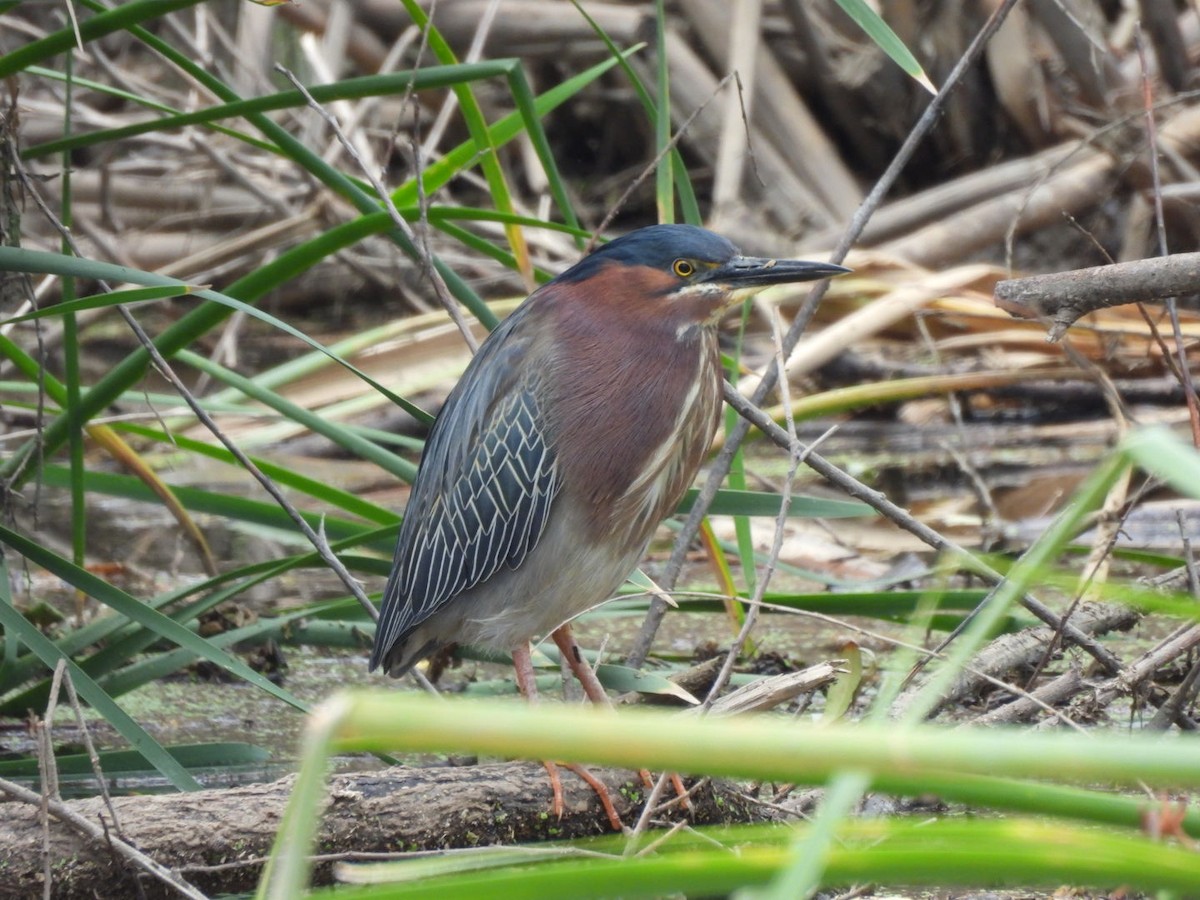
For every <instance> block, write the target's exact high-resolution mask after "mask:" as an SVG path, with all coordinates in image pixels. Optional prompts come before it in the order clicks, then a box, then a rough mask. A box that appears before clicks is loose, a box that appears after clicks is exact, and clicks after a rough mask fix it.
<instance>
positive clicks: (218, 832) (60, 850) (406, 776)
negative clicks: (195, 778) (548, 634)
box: [0, 762, 762, 900]
mask: <svg viewBox="0 0 1200 900" xmlns="http://www.w3.org/2000/svg"><path fill="white" fill-rule="evenodd" d="M592 773H593V774H594V775H595V776H596V777H597V778H599V779H600V780H601V781H603V782H604V783H605V785H607V786H608V789H609V792H610V794H611V795H612V798H613V803H614V805H615V806H616V809H617V812H618V813H619V814H620V815H621V817H622V819H623V820H624V821H625V822H626V823H627V824H630V825H631V824H632V823H633V822H634V821H635V819H636V817H637V815H638V813H639V812H640V809H641V799H642V797H643V795H644V794H645V793H646V792H645V790H644V789H643V787H642V785H641V782H640V780H639V779H638V777H637V775H636V774H635V773H632V772H628V771H624V770H620V769H601V768H596V769H592ZM561 775H562V783H563V802H564V812H563V816H562V818H561V819H556V818H555V817H554V816H553V815H552V814H551V812H550V800H551V797H550V785H549V780H548V779H547V777H546V770H545V769H544V768H543V767H542V766H541V765H540V764H538V763H528V762H512V763H496V764H487V765H477V766H464V767H441V768H413V767H406V766H397V767H394V768H391V769H386V770H383V771H378V772H367V773H362V772H356V773H352V774H345V775H335V776H334V777H333V778H331V779H330V784H329V794H328V797H329V799H328V802H327V804H326V808H325V811H324V814H323V816H322V819H321V832H320V839H319V842H318V847H319V850H320V853H321V858H320V862H319V864H318V865H317V867H316V869H315V871H314V873H313V883H314V884H328V883H329V882H330V879H331V870H332V866H333V863H334V862H336V861H339V860H345V859H354V858H355V855H357V854H369V853H399V852H405V851H414V850H438V849H446V848H453V847H477V846H486V845H490V844H515V843H523V842H534V841H545V840H560V839H569V838H575V837H583V836H586V835H592V834H605V833H609V832H608V824H607V820H606V819H605V816H604V813H603V811H602V810H601V808H600V803H599V801H598V800H597V798H596V795H595V793H594V792H593V791H592V790H591V788H589V787H588V786H587V785H585V784H584V783H583V782H582V781H581V780H580V779H578V778H577V777H575V776H574V775H572V774H571V773H570V772H569V771H566V770H563V771H562V773H561ZM292 782H293V778H292V777H288V778H284V779H281V780H279V781H276V782H272V783H270V784H259V785H247V786H243V787H235V788H229V789H224V790H206V791H194V792H191V793H182V794H159V795H151V796H138V797H115V798H113V801H112V802H113V807H114V810H115V812H116V815H117V818H118V820H119V822H120V830H119V832H118V831H117V829H115V828H114V827H113V822H112V817H111V815H110V814H109V812H108V810H107V809H106V807H105V806H104V803H103V801H102V800H101V799H99V798H89V799H85V800H70V801H65V803H63V805H64V806H66V807H67V808H69V809H70V810H71V811H72V812H74V813H76V814H78V815H80V816H82V817H84V818H85V819H88V820H90V821H92V822H100V823H102V824H103V827H104V828H105V829H106V830H107V831H108V832H109V833H112V834H114V835H117V834H119V836H120V837H121V838H123V839H124V840H125V841H127V842H129V843H130V844H133V845H134V846H135V847H137V848H139V849H140V850H141V851H142V852H143V853H144V854H146V855H147V856H149V857H151V858H153V859H154V860H156V861H157V862H158V863H160V864H162V865H164V866H166V867H168V868H170V869H172V870H174V872H176V873H177V874H178V875H180V876H182V877H183V878H184V879H186V880H187V881H188V882H189V883H191V884H192V885H194V886H196V887H197V888H199V889H200V890H202V891H205V892H208V893H210V894H215V893H240V892H246V891H249V890H252V889H253V887H254V885H255V883H256V882H257V880H258V876H259V873H260V871H261V869H262V865H263V863H264V862H265V857H266V855H267V854H268V853H269V852H270V848H271V842H272V841H273V840H274V837H275V831H276V829H277V827H278V825H279V820H280V817H281V816H282V814H283V810H284V807H285V805H286V804H287V800H288V797H289V796H290V794H291V788H292ZM0 796H2V795H0ZM690 803H691V810H690V811H689V812H688V813H687V816H688V818H689V820H690V821H692V822H694V823H700V824H704V823H718V822H725V823H732V822H746V821H755V820H760V819H761V818H762V815H761V813H760V811H759V809H758V808H757V807H755V806H754V805H753V804H751V803H750V802H749V801H747V800H746V798H745V797H744V796H743V795H742V794H741V793H739V792H738V791H737V790H736V789H735V788H734V787H733V786H732V785H730V784H728V783H721V782H715V783H710V784H706V785H705V786H703V787H701V788H700V789H698V790H697V791H696V792H695V793H694V794H693V795H692V797H691V798H690ZM0 809H2V811H0V897H40V896H42V893H43V880H44V876H43V862H44V857H43V829H42V826H41V824H40V822H39V816H38V810H37V809H36V808H34V807H31V806H27V805H24V804H18V803H12V802H9V803H4V804H2V807H0ZM671 815H673V816H675V817H679V816H680V815H681V814H680V813H678V812H672V813H671ZM49 856H50V860H51V867H50V869H51V880H52V882H53V885H52V891H51V895H52V896H54V897H55V898H58V900H73V898H94V897H136V896H145V897H148V898H167V897H175V896H178V895H177V894H175V893H174V892H173V891H172V890H171V889H169V888H167V887H166V886H164V885H163V883H162V882H161V881H159V880H158V879H156V878H154V877H152V876H150V875H149V874H148V873H146V872H145V871H142V870H140V869H137V868H135V867H133V866H131V865H130V864H129V863H127V862H126V861H125V859H124V858H123V857H121V856H118V855H117V854H116V853H115V852H114V851H113V850H112V849H111V848H109V847H108V846H106V845H105V844H104V843H103V842H99V841H94V840H88V839H85V838H83V837H81V836H80V835H79V833H78V832H77V831H76V830H75V829H74V828H70V827H68V826H66V825H64V824H63V823H62V822H61V821H59V820H57V819H55V818H54V817H53V814H52V815H51V818H50V826H49ZM139 890H140V891H144V893H143V894H140V893H139Z"/></svg>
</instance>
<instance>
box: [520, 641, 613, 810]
mask: <svg viewBox="0 0 1200 900" xmlns="http://www.w3.org/2000/svg"><path fill="white" fill-rule="evenodd" d="M576 649H578V648H576ZM512 658H513V669H514V670H516V673H517V687H518V688H520V690H521V693H522V694H524V695H525V699H526V700H527V701H528V702H529V703H530V704H532V705H536V704H537V702H538V689H537V680H536V677H535V676H534V673H533V660H532V659H530V656H529V645H528V644H524V645H522V646H521V647H519V648H517V649H516V650H513V654H512ZM585 666H586V664H585ZM588 671H589V672H590V671H591V670H590V669H589V670H588ZM592 679H593V680H595V679H596V676H595V674H593V675H592ZM596 684H597V686H599V684H600V682H599V681H596ZM585 690H586V687H585ZM603 690H604V689H603V688H601V691H602V692H603ZM542 765H544V766H545V767H546V773H547V774H548V775H549V776H550V790H551V792H552V793H553V797H554V799H553V800H552V801H551V806H550V808H551V810H552V811H553V813H554V815H555V818H559V819H561V818H562V814H563V792H562V780H561V779H560V778H559V777H558V764H557V763H554V762H552V761H551V760H548V759H544V760H542ZM562 766H563V768H564V769H569V770H570V771H572V772H574V773H575V774H576V775H578V776H579V777H580V778H582V779H583V780H584V781H585V782H586V783H587V784H588V786H589V787H590V788H591V789H592V790H593V791H595V792H596V796H597V797H599V798H600V805H601V806H603V807H604V814H605V815H606V816H608V822H609V824H610V825H612V829H613V831H620V830H621V817H620V816H619V815H617V809H616V807H615V806H613V802H612V796H611V795H610V794H609V792H608V788H607V787H606V786H605V784H604V782H602V781H600V779H598V778H597V777H596V776H595V775H593V774H592V773H591V772H589V771H588V770H587V769H585V768H584V767H583V766H581V765H578V764H576V763H562Z"/></svg>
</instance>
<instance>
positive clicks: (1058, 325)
mask: <svg viewBox="0 0 1200 900" xmlns="http://www.w3.org/2000/svg"><path fill="white" fill-rule="evenodd" d="M1197 288H1200V253H1175V254H1172V255H1171V256H1161V257H1157V258H1155V259H1139V260H1136V261H1134V262H1127V263H1115V264H1113V265H1111V266H1094V267H1093V268H1090V269H1075V270H1074V271H1071V272H1055V273H1053V274H1050V275H1032V276H1030V277H1028V278H1013V279H1010V280H1008V281H1000V282H997V283H996V289H995V292H994V294H993V296H994V299H995V302H996V306H997V307H999V308H1000V309H1002V310H1004V311H1005V312H1007V313H1009V314H1011V315H1013V316H1016V317H1018V318H1022V319H1036V318H1047V319H1050V320H1051V321H1052V322H1053V327H1052V328H1051V329H1050V333H1049V334H1048V335H1047V340H1049V341H1057V340H1059V339H1061V338H1062V336H1063V334H1064V333H1066V330H1067V329H1068V328H1070V327H1071V325H1073V324H1074V323H1075V322H1076V321H1077V320H1078V319H1080V318H1081V317H1082V316H1085V315H1087V314H1088V313H1092V312H1096V311H1097V310H1100V309H1108V308H1109V307H1112V306H1122V305H1124V304H1126V303H1146V302H1154V301H1161V300H1165V299H1167V298H1168V297H1175V296H1178V295H1180V294H1191V293H1195V292H1196V290H1197Z"/></svg>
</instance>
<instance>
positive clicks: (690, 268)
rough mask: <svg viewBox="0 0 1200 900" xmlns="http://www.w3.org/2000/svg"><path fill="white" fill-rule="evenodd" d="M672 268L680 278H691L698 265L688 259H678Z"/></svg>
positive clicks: (672, 264)
mask: <svg viewBox="0 0 1200 900" xmlns="http://www.w3.org/2000/svg"><path fill="white" fill-rule="evenodd" d="M671 269H672V271H674V272H675V274H676V275H678V276H679V277H680V278H691V277H692V276H693V275H695V274H696V267H695V266H694V265H692V264H691V263H690V262H688V261H687V260H686V259H677V260H675V262H673V263H671Z"/></svg>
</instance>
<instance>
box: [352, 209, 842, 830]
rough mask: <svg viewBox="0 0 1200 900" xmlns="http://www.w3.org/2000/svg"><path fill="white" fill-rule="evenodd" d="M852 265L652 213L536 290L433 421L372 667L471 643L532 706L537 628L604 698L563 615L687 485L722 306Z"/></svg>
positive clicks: (700, 438) (709, 404) (622, 566)
mask: <svg viewBox="0 0 1200 900" xmlns="http://www.w3.org/2000/svg"><path fill="white" fill-rule="evenodd" d="M846 271H848V270H847V269H844V268H842V267H841V266H836V265H831V264H826V263H817V262H804V261H800V260H776V259H760V258H755V257H749V256H742V255H741V253H740V252H739V251H738V249H737V248H736V247H735V246H734V245H733V244H732V243H730V242H729V241H728V240H726V239H725V238H723V237H720V236H719V235H716V234H713V233H712V232H710V231H706V230H704V229H703V228H697V227H695V226H692V225H653V226H650V227H648V228H642V229H639V230H637V231H634V232H631V233H630V234H627V235H624V236H623V237H619V238H617V239H615V240H613V241H611V242H610V243H608V244H605V245H603V246H601V247H600V248H599V249H597V250H596V251H595V252H593V253H591V254H590V255H588V256H586V257H584V259H582V260H581V261H580V262H578V263H576V264H575V265H574V266H572V267H571V268H570V269H567V270H566V271H565V272H563V273H562V274H561V275H559V276H558V277H557V278H555V279H554V280H553V281H551V282H549V283H548V284H545V285H543V286H542V287H541V288H539V289H538V290H537V291H535V292H534V293H533V294H531V295H530V296H529V298H528V299H527V300H526V301H525V302H524V303H522V304H521V306H520V307H518V308H517V310H516V311H515V312H513V314H512V315H510V316H509V317H508V318H507V319H506V320H505V321H504V322H502V323H501V324H500V325H499V326H497V328H496V329H495V330H494V331H492V333H491V334H490V335H489V336H488V338H487V340H485V341H484V343H483V345H482V346H481V347H480V348H479V352H478V353H477V354H476V355H475V357H474V359H472V361H471V363H470V365H469V366H468V367H467V369H466V372H465V373H464V374H463V377H462V379H461V380H460V381H459V383H458V385H457V386H456V387H455V388H454V390H453V391H451V393H450V395H449V397H448V398H447V399H446V403H445V405H444V406H443V408H442V411H441V414H440V415H439V416H438V418H437V421H436V422H435V423H434V425H433V428H432V430H431V432H430V434H429V439H428V441H427V442H426V444H425V452H424V455H423V456H422V459H421V466H420V470H419V472H418V474H417V478H416V481H415V482H414V484H413V487H412V493H411V495H410V497H409V502H408V507H407V509H406V510H405V515H404V522H403V524H402V525H401V527H400V537H399V541H398V543H397V546H396V555H395V561H394V563H393V566H392V572H391V576H390V577H389V578H388V582H387V587H386V588H385V589H384V592H383V605H382V608H381V610H380V615H379V624H378V628H377V631H376V633H375V647H374V650H373V652H372V654H371V663H370V669H371V671H374V670H375V669H376V668H378V667H381V666H382V667H383V668H384V669H385V670H386V671H387V672H388V674H389V675H392V676H394V677H398V676H400V675H403V674H404V673H406V672H407V671H408V670H409V669H411V668H412V666H413V665H414V664H415V663H417V662H419V661H420V660H421V659H423V658H425V657H426V656H429V655H430V654H432V653H434V652H436V651H438V650H439V649H442V648H444V647H446V646H448V645H450V644H452V643H468V644H475V645H479V646H482V647H486V648H491V649H493V650H499V651H508V652H511V654H512V659H513V666H514V668H515V669H516V676H517V683H518V685H519V687H520V689H521V691H522V692H523V693H524V694H525V696H526V697H527V698H528V699H529V700H530V701H533V700H535V699H536V694H537V689H536V683H535V680H534V674H533V666H532V663H531V661H530V647H529V642H530V639H531V638H533V637H535V636H544V635H546V634H549V635H550V636H551V637H552V638H553V639H554V642H555V643H556V644H557V645H558V647H559V649H560V650H561V651H562V653H563V657H564V659H565V660H566V662H567V664H568V665H569V666H570V668H571V670H572V672H574V674H575V676H576V677H577V678H578V679H579V681H580V683H581V684H582V685H583V688H584V691H585V692H586V694H587V695H588V697H589V698H590V699H591V700H593V701H595V702H597V703H607V702H608V701H607V695H606V694H605V692H604V688H603V687H602V686H601V685H600V682H599V680H598V679H597V678H596V675H595V673H594V672H593V671H592V670H591V668H590V667H589V666H588V664H587V663H586V662H585V661H584V660H583V657H582V654H581V653H580V651H579V647H578V645H577V644H576V643H575V640H574V638H573V636H572V634H571V626H570V624H569V622H570V620H571V619H572V618H574V617H575V616H577V615H579V614H580V613H582V612H583V611H584V610H587V609H590V608H591V607H593V606H596V605H597V604H599V603H602V602H603V601H605V600H607V599H608V598H609V597H610V596H611V595H612V593H613V592H614V591H615V590H616V588H617V587H619V586H620V584H621V583H622V582H623V581H624V580H625V578H626V577H627V576H628V575H629V574H630V572H632V571H633V569H634V567H635V566H636V565H637V563H638V561H639V559H640V558H641V556H642V554H643V553H644V552H645V550H646V546H647V544H648V543H649V541H650V538H651V536H652V534H653V533H654V530H655V529H656V528H657V527H658V525H659V523H660V522H661V521H662V520H663V518H665V517H666V516H669V515H670V514H671V513H673V512H674V511H675V508H676V506H677V505H678V503H679V501H680V499H681V498H682V497H683V494H684V492H685V491H686V490H687V489H688V487H689V486H690V485H691V483H692V480H693V479H694V478H695V475H696V472H697V470H698V469H699V468H700V464H701V462H702V461H703V460H704V457H705V454H706V452H707V451H708V449H709V446H710V444H711V442H712V438H713V435H714V433H715V432H716V428H717V424H718V420H719V415H720V410H721V378H722V372H721V364H720V354H719V351H718V346H717V326H718V324H719V323H720V320H721V318H722V316H723V315H724V313H726V312H727V311H728V310H729V309H730V308H731V307H733V306H735V305H736V304H738V303H739V302H740V301H741V300H743V299H745V298H746V297H747V296H749V295H750V294H751V293H753V292H754V291H756V290H758V289H760V288H763V287H766V286H767V285H773V284H785V283H791V282H800V281H812V280H816V279H820V278H827V277H830V276H833V275H838V274H842V273H844V272H846ZM547 768H549V769H550V773H551V781H552V783H553V785H554V789H555V809H556V811H561V802H562V801H561V788H560V786H559V784H558V782H557V776H556V775H555V773H554V770H553V766H552V765H551V764H547ZM576 771H577V772H579V774H581V775H583V776H584V777H585V780H588V781H589V783H591V784H593V787H595V786H596V784H597V782H593V780H592V779H590V778H588V777H587V776H586V774H585V773H584V772H582V771H580V770H578V769H576ZM597 792H598V793H600V794H601V799H602V800H606V795H605V794H604V792H602V791H601V790H600V789H597ZM606 810H607V811H608V812H609V817H610V819H612V818H615V814H614V813H613V812H612V810H611V806H610V805H609V804H607V803H606ZM615 827H618V828H619V827H620V826H619V820H617V821H616V823H615Z"/></svg>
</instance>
